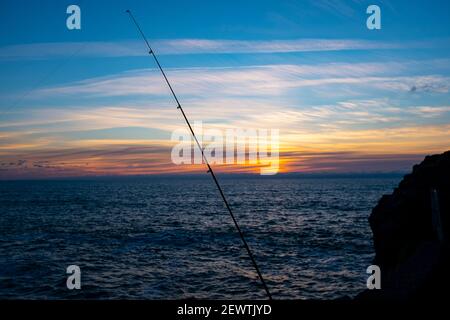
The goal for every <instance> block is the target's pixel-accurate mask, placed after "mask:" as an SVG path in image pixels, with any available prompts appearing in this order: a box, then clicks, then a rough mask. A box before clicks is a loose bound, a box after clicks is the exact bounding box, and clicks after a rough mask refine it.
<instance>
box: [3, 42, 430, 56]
mask: <svg viewBox="0 0 450 320" xmlns="http://www.w3.org/2000/svg"><path fill="white" fill-rule="evenodd" d="M435 45H436V42H435V41H426V42H403V43H402V42H398V41H397V42H382V41H374V40H362V39H291V40H222V39H163V40H154V41H152V46H153V49H154V50H155V52H157V53H158V54H231V53H282V52H320V51H343V50H383V49H393V50H395V49H406V48H411V47H419V46H420V47H434V46H435ZM147 54H148V53H147V49H146V47H145V45H144V44H143V43H142V41H140V40H124V41H116V42H106V41H91V42H47V43H30V44H17V45H9V46H3V47H0V61H1V60H3V61H10V60H40V59H54V58H58V57H59V58H65V57H74V56H76V57H134V56H145V55H147Z"/></svg>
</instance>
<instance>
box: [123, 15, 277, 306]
mask: <svg viewBox="0 0 450 320" xmlns="http://www.w3.org/2000/svg"><path fill="white" fill-rule="evenodd" d="M126 12H127V13H128V14H129V16H130V18H131V20H132V21H133V22H134V24H135V25H136V27H137V29H138V30H139V33H140V34H141V36H142V38H143V39H144V41H145V44H146V45H147V47H148V50H149V51H148V54H149V55H151V56H153V59H154V60H155V62H156V64H157V65H158V68H159V70H160V71H161V74H162V75H163V77H164V80H165V81H166V84H167V86H168V87H169V89H170V92H171V93H172V96H173V98H174V99H175V102H176V103H177V109H179V110H180V111H181V114H182V115H183V118H184V120H185V122H186V124H187V126H188V127H189V130H190V132H191V134H192V136H193V137H194V140H195V142H196V144H197V146H198V148H199V149H200V151H201V153H202V158H203V161H204V162H205V164H206V166H207V167H208V171H207V173H210V174H211V177H212V179H213V180H214V183H215V184H216V186H217V189H218V190H219V193H220V196H221V197H222V200H223V202H224V203H225V206H226V207H227V209H228V212H229V213H230V216H231V219H232V220H233V223H234V226H235V227H236V230H237V231H238V233H239V236H240V238H241V240H242V243H243V244H244V247H245V249H246V250H247V253H248V256H249V257H250V260H251V261H252V263H253V267H254V268H255V270H256V273H257V274H258V277H259V279H260V280H261V283H262V285H263V287H264V290H265V291H266V294H267V297H268V298H269V300H272V295H271V294H270V291H269V288H268V287H267V285H266V282H265V281H264V278H263V276H262V274H261V271H260V270H259V267H258V264H257V263H256V260H255V258H254V257H253V254H252V251H251V250H250V247H249V245H248V244H247V241H246V240H245V237H244V234H243V233H242V230H241V228H240V227H239V224H238V222H237V220H236V218H235V216H234V214H233V211H231V207H230V205H229V203H228V201H227V199H226V197H225V194H224V193H223V190H222V187H221V186H220V184H219V181H218V180H217V178H216V175H215V174H214V171H213V170H212V168H211V166H210V164H209V162H208V159H207V158H206V156H205V154H204V151H203V148H202V146H201V145H200V142H199V141H198V139H197V136H196V135H195V132H194V130H193V129H192V126H191V123H190V122H189V120H188V118H187V116H186V114H185V113H184V110H183V108H182V107H181V104H180V102H179V101H178V98H177V95H176V94H175V91H174V90H173V88H172V86H171V85H170V82H169V80H168V79H167V76H166V74H165V72H164V70H163V68H162V67H161V64H160V63H159V61H158V58H157V57H156V54H155V52H154V51H153V50H152V48H151V47H150V43H149V42H148V40H147V37H146V36H145V34H144V32H143V31H142V29H141V27H140V25H139V24H138V22H137V21H136V19H135V18H134V16H133V14H132V13H131V11H130V10H127V11H126Z"/></svg>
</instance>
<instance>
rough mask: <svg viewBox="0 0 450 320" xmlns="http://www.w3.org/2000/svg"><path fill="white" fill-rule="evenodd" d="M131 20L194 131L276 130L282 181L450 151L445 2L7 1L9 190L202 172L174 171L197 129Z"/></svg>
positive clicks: (2, 138) (1, 20) (5, 169)
mask: <svg viewBox="0 0 450 320" xmlns="http://www.w3.org/2000/svg"><path fill="white" fill-rule="evenodd" d="M71 4H76V5H78V6H79V7H80V9H81V29H80V30H69V29H68V28H67V27H66V19H67V17H68V16H69V15H68V14H67V13H66V9H67V7H68V6H69V5H71ZM372 4H375V5H378V6H379V7H380V9H381V29H380V30H369V29H368V28H367V26H366V20H367V18H368V16H369V14H367V13H366V9H367V7H368V6H369V5H372ZM126 9H131V10H132V11H133V13H134V15H135V17H136V19H137V20H138V21H139V23H140V24H141V27H142V29H143V30H144V32H145V33H146V35H147V36H148V38H149V40H150V43H151V45H152V47H153V49H154V51H155V52H156V54H157V55H158V57H159V59H160V62H161V64H162V66H163V67H164V69H165V70H166V73H167V76H168V78H169V80H170V81H171V83H172V85H173V88H174V90H175V92H176V93H177V95H178V97H179V100H180V102H181V104H182V105H183V107H184V109H185V112H186V113H187V115H188V117H189V118H190V119H191V121H192V122H194V121H202V123H203V126H204V127H206V128H215V129H218V130H225V129H227V128H244V129H248V128H260V129H278V130H279V134H280V136H279V153H280V167H279V172H280V173H284V172H300V173H317V172H327V173H330V172H336V173H342V172H354V173H356V172H405V171H409V170H410V169H411V166H412V165H413V164H415V163H417V162H419V161H421V159H423V157H424V156H425V155H427V154H433V153H441V152H443V151H445V150H448V149H450V148H449V147H450V146H449V144H450V143H449V141H450V101H449V97H450V94H449V87H450V81H449V80H450V2H448V1H444V0H443V1H438V0H428V1H402V0H396V1H388V0H371V1H365V0H345V1H344V0H334V1H333V0H304V1H289V0H288V1H261V0H259V1H170V0H166V1H133V0H130V1H99V0H93V1H91V0H90V1H81V0H80V1H50V0H46V1H36V0H33V1H24V0H15V1H12V0H2V1H1V2H0V24H1V28H0V70H1V72H0V179H21V178H47V177H66V176H92V175H133V174H139V175H140V174H161V173H186V172H203V171H204V168H203V167H202V166H201V165H175V164H173V163H172V161H171V150H172V148H173V146H174V145H175V144H176V142H175V141H172V140H171V134H172V132H173V131H174V130H177V129H180V128H185V127H186V124H185V123H184V121H183V118H182V117H181V115H180V113H179V111H178V110H177V109H176V104H175V103H174V101H173V99H172V97H171V95H170V91H169V89H168V88H167V86H166V85H165V83H164V82H163V78H162V77H161V74H160V73H159V72H158V70H157V69H156V66H155V64H154V61H152V60H151V58H150V57H149V56H148V53H147V49H146V47H145V44H144V43H143V41H142V39H141V38H140V36H139V34H138V32H137V30H136V28H135V27H134V25H133V24H132V23H131V21H130V19H129V17H128V16H127V15H126V14H125V10H126ZM216 168H217V170H218V171H226V172H251V173H259V170H257V166H255V165H251V164H249V165H217V166H216Z"/></svg>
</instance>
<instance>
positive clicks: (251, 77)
mask: <svg viewBox="0 0 450 320" xmlns="http://www.w3.org/2000/svg"><path fill="white" fill-rule="evenodd" d="M408 67H409V65H408V63H396V62H391V63H353V64H352V63H328V64H318V65H314V66H313V65H265V66H246V67H236V68H208V67H207V68H187V69H167V73H168V75H169V77H170V80H171V82H172V83H173V85H174V87H175V88H176V90H177V92H178V93H180V94H182V95H196V96H203V97H205V96H211V95H215V96H268V95H278V94H282V93H286V92H288V91H289V90H292V89H296V88H303V87H327V89H328V91H330V88H331V86H333V85H341V86H347V87H348V88H353V89H354V88H356V87H358V88H360V90H361V88H362V87H365V88H373V89H378V90H385V91H391V92H411V93H420V92H425V93H426V92H435V93H447V92H448V91H449V87H450V79H449V78H448V77H446V76H441V75H416V76H406V75H402V73H404V72H405V71H406V70H407V68H408ZM167 93H168V91H167V88H166V86H165V85H164V83H163V82H162V81H161V77H160V75H159V73H158V72H157V71H156V70H154V69H146V70H134V71H129V72H125V73H120V74H115V75H111V76H107V77H99V78H92V79H86V80H83V81H78V82H75V83H72V84H68V85H64V86H57V87H51V88H44V89H40V90H38V91H36V92H35V96H37V97H39V96H49V95H50V96H51V95H80V94H83V95H85V96H86V95H88V96H99V97H106V96H112V97H117V96H132V95H167Z"/></svg>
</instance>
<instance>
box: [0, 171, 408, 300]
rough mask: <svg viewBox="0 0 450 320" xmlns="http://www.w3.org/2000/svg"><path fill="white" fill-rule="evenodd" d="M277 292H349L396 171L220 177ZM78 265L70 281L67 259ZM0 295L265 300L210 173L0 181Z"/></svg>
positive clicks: (355, 287)
mask: <svg viewBox="0 0 450 320" xmlns="http://www.w3.org/2000/svg"><path fill="white" fill-rule="evenodd" d="M219 179H220V181H221V184H222V185H223V189H224V191H225V194H226V196H227V198H228V200H229V202H230V204H231V207H232V208H233V211H234V212H235V215H236V217H237V219H238V221H239V223H240V225H241V228H242V229H243V231H244V234H245V236H246V239H247V241H248V243H249V245H250V247H251V249H252V251H253V253H254V256H255V258H256V260H257V262H258V264H259V267H260V269H261V271H262V273H263V275H264V277H265V279H266V282H267V285H268V287H269V289H270V291H271V292H272V295H273V297H274V298H276V299H335V298H342V297H353V296H355V295H356V294H357V293H358V292H360V291H362V290H364V289H365V288H366V279H367V277H368V275H367V274H366V269H367V267H368V266H369V265H371V261H372V259H373V257H374V249H373V245H372V233H371V230H370V227H369V224H368V217H369V214H370V212H371V209H372V208H373V207H374V206H375V205H376V203H377V201H378V199H379V198H380V197H381V196H382V195H383V194H386V193H391V192H392V190H393V188H394V187H395V186H396V185H397V184H398V183H399V181H400V179H401V177H400V176H398V177H395V176H392V177H384V176H380V177H376V176H375V177H305V178H302V177H285V178H280V177H260V176H255V177H247V176H246V177H234V176H233V177H225V178H223V177H222V176H220V175H219ZM69 265H78V266H79V267H80V268H81V289H80V290H68V289H67V287H66V280H67V277H68V276H69V275H68V274H66V268H67V267H68V266H69ZM0 298H2V299H15V298H20V299H73V298H75V299H184V298H198V299H201V298H209V299H264V298H265V292H264V290H263V288H262V286H261V284H260V282H259V280H258V278H257V275H256V273H255V272H254V269H253V266H252V264H251V261H250V260H249V258H248V256H247V253H246V251H245V249H244V248H243V246H242V243H241V240H240V238H239V236H238V234H237V232H236V230H235V228H234V225H233V224H232V220H231V218H230V216H229V214H228V212H227V211H226V208H225V206H224V204H223V203H222V201H221V199H220V197H219V193H218V191H217V189H216V188H215V186H214V184H213V182H212V181H211V179H210V177H208V176H206V175H205V176H204V177H200V176H191V177H189V176H182V177H173V176H172V177H162V176H155V177H134V178H133V177H129V178H103V179H99V178H92V179H88V178H86V179H72V180H36V181H2V182H0Z"/></svg>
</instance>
